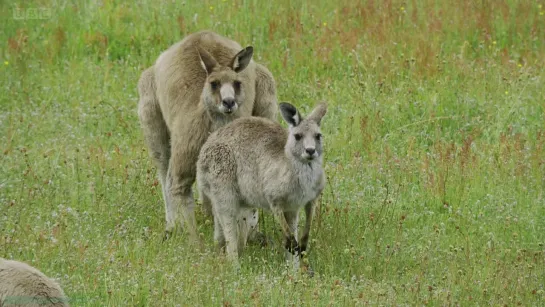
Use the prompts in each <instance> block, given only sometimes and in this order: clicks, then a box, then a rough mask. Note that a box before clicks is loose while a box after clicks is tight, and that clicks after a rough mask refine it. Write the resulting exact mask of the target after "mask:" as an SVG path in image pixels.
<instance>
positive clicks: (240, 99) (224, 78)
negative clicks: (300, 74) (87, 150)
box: [138, 31, 278, 242]
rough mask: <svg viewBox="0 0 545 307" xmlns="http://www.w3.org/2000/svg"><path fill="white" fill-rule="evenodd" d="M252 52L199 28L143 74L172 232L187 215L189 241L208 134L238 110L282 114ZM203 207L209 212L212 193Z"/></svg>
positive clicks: (142, 113) (144, 113) (148, 131)
mask: <svg viewBox="0 0 545 307" xmlns="http://www.w3.org/2000/svg"><path fill="white" fill-rule="evenodd" d="M252 54H253V48H252V47H246V48H244V49H242V47H241V46H240V45H239V44H238V43H237V42H235V41H232V40H230V39H228V38H225V37H223V36H220V35H218V34H216V33H213V32H210V31H201V32H197V33H194V34H191V35H189V36H187V37H186V38H184V39H183V40H182V41H180V42H178V43H177V44H175V45H173V46H171V47H170V48H169V49H167V50H166V51H165V52H163V53H162V54H161V55H160V56H159V58H158V59H157V61H156V62H155V64H154V65H153V66H152V67H150V68H148V69H146V70H145V71H144V72H143V73H142V75H141V77H140V80H139V81H138V92H139V96H140V101H139V103H138V116H139V119H140V124H141V126H142V130H143V133H144V138H145V141H146V145H147V146H148V149H149V152H150V156H151V158H152V160H153V161H154V163H155V165H156V167H157V169H158V175H159V180H160V182H161V187H162V193H163V198H164V200H165V217H166V231H167V233H170V232H171V231H172V230H173V229H174V228H175V226H176V225H177V224H178V222H179V223H181V224H183V223H182V222H183V221H185V224H186V228H187V230H188V231H189V234H190V240H191V241H192V242H197V241H200V240H199V238H198V236H197V229H196V221H195V214H194V211H193V210H194V200H193V196H192V191H191V186H192V184H193V183H194V181H195V173H196V167H195V164H196V162H197V158H198V154H199V150H200V149H201V146H202V145H203V144H204V142H205V141H206V139H207V137H208V135H209V134H210V133H211V132H212V131H214V130H216V129H217V128H218V127H221V126H223V125H225V124H227V123H229V122H231V121H233V120H235V119H236V118H240V117H249V116H260V117H265V118H269V119H271V120H276V116H277V110H278V108H277V100H276V85H275V81H274V78H273V76H272V74H271V73H270V72H269V71H268V70H267V68H266V67H265V66H263V65H260V64H258V63H255V62H254V61H253V60H251V57H252ZM221 95H224V97H222V96H221ZM225 96H228V97H225ZM203 206H204V210H205V211H207V212H208V213H211V207H210V204H209V203H207V202H206V200H205V201H204V203H203Z"/></svg>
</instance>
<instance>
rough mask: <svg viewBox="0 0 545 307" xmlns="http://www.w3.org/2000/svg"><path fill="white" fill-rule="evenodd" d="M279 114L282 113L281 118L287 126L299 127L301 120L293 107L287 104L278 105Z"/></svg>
mask: <svg viewBox="0 0 545 307" xmlns="http://www.w3.org/2000/svg"><path fill="white" fill-rule="evenodd" d="M280 113H282V117H283V118H284V120H285V121H286V123H288V125H290V126H292V127H296V126H297V125H299V123H300V122H301V120H303V119H302V118H301V115H300V114H299V111H297V109H296V108H295V107H294V106H293V105H291V104H289V103H287V102H281V103H280Z"/></svg>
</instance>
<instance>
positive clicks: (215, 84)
mask: <svg viewBox="0 0 545 307" xmlns="http://www.w3.org/2000/svg"><path fill="white" fill-rule="evenodd" d="M219 86H220V82H219V81H212V82H210V87H211V88H212V90H213V91H215V90H216V89H217V88H218V87H219Z"/></svg>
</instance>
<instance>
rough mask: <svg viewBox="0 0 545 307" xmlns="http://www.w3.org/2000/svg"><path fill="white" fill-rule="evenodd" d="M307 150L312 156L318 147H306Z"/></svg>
mask: <svg viewBox="0 0 545 307" xmlns="http://www.w3.org/2000/svg"><path fill="white" fill-rule="evenodd" d="M305 150H306V151H307V153H308V154H309V155H310V156H312V155H313V154H314V153H315V152H316V149H314V148H306V149H305Z"/></svg>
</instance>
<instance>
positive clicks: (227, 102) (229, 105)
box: [222, 98, 235, 109]
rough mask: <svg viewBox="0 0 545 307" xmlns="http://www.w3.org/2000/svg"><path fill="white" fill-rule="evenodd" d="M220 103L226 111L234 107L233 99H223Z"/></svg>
mask: <svg viewBox="0 0 545 307" xmlns="http://www.w3.org/2000/svg"><path fill="white" fill-rule="evenodd" d="M222 103H223V105H224V106H225V107H226V108H227V109H231V108H233V107H234V106H235V99H233V98H225V99H223V100H222Z"/></svg>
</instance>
